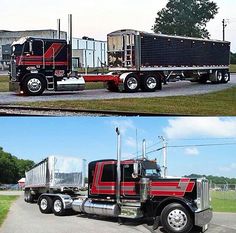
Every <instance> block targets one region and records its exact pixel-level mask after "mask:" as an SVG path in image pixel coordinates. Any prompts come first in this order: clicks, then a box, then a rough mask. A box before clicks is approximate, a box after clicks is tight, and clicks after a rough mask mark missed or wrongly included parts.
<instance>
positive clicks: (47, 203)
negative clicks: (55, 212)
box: [39, 196, 52, 214]
mask: <svg viewBox="0 0 236 233" xmlns="http://www.w3.org/2000/svg"><path fill="white" fill-rule="evenodd" d="M39 209H40V211H41V213H43V214H49V213H52V199H51V198H50V197H47V196H42V197H41V198H40V200H39Z"/></svg>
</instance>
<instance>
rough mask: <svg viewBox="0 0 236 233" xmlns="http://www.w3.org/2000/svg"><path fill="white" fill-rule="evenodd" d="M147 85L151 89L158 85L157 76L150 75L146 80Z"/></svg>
mask: <svg viewBox="0 0 236 233" xmlns="http://www.w3.org/2000/svg"><path fill="white" fill-rule="evenodd" d="M146 85H147V87H148V88H149V89H151V90H152V89H155V88H156V86H157V80H156V78H155V77H148V78H147V80H146Z"/></svg>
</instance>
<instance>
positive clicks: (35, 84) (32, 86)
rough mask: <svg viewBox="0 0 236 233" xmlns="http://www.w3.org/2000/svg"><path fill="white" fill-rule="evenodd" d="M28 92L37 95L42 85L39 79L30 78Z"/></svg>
mask: <svg viewBox="0 0 236 233" xmlns="http://www.w3.org/2000/svg"><path fill="white" fill-rule="evenodd" d="M27 87H28V90H29V91H30V92H32V93H37V92H39V91H40V90H41V88H42V83H41V81H40V80H39V79H37V78H32V79H30V80H29V81H28V83H27Z"/></svg>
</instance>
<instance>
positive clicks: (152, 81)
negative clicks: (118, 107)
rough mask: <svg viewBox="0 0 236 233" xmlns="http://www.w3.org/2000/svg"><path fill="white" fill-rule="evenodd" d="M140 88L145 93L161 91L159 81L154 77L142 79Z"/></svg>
mask: <svg viewBox="0 0 236 233" xmlns="http://www.w3.org/2000/svg"><path fill="white" fill-rule="evenodd" d="M141 88H142V91H146V92H154V91H156V90H161V88H162V83H161V79H160V78H159V77H157V76H156V75H147V76H146V77H144V79H143V83H142V87H141Z"/></svg>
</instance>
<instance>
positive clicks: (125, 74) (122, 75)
mask: <svg viewBox="0 0 236 233" xmlns="http://www.w3.org/2000/svg"><path fill="white" fill-rule="evenodd" d="M132 73H133V72H129V73H123V74H121V75H120V77H119V78H120V81H122V83H124V82H125V79H126V77H127V76H128V75H130V74H132Z"/></svg>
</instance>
